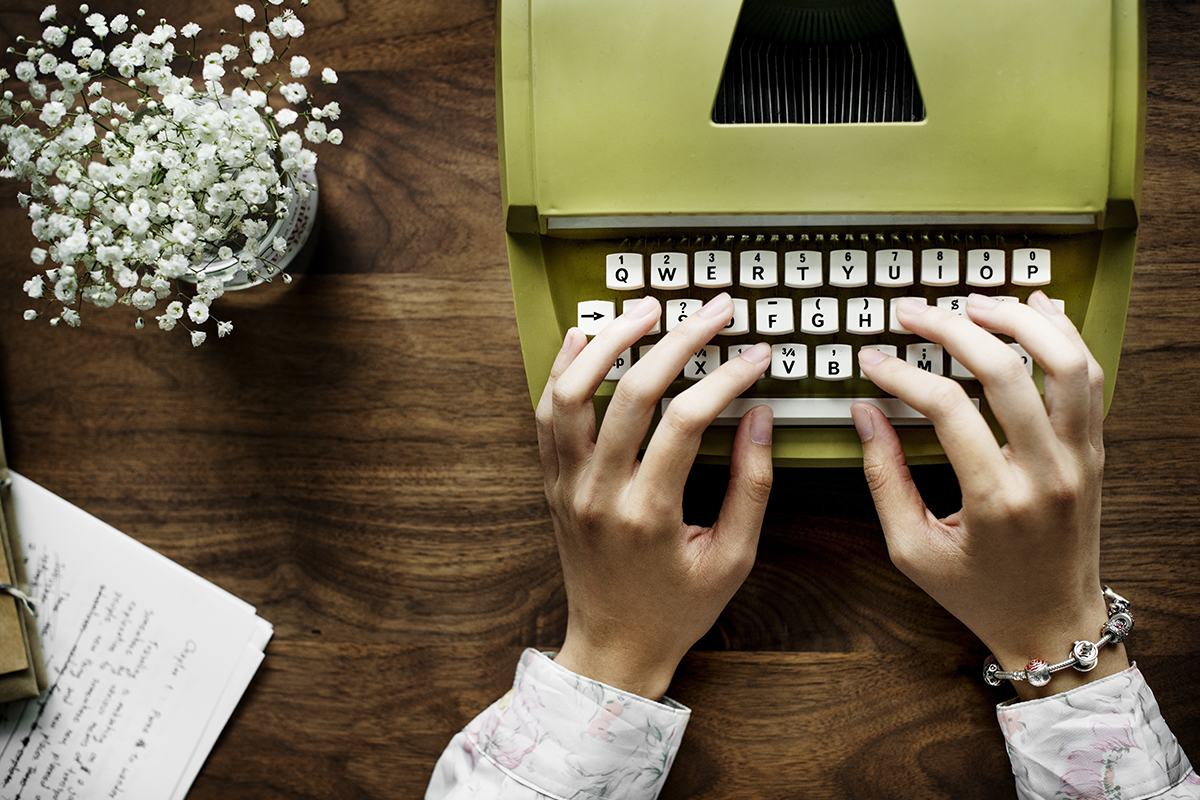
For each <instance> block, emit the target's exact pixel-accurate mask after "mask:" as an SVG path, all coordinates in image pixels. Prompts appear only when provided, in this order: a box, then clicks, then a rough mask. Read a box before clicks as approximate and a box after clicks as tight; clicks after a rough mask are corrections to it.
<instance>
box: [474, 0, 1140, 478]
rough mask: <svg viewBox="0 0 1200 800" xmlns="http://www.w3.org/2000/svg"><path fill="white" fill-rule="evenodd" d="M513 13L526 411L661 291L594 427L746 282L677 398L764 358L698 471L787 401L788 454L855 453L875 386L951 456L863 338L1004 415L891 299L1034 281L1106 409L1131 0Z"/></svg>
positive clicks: (777, 443) (509, 107) (803, 457)
mask: <svg viewBox="0 0 1200 800" xmlns="http://www.w3.org/2000/svg"><path fill="white" fill-rule="evenodd" d="M497 13H498V43H497V66H496V72H497V116H498V127H499V138H500V164H501V188H502V200H503V209H504V225H505V231H506V234H507V243H508V256H509V266H510V271H511V276H512V286H513V296H514V301H515V306H516V315H517V323H518V329H519V332H520V338H521V347H522V351H523V355H524V360H525V367H526V372H527V376H528V380H529V388H530V393H531V395H532V397H533V402H534V404H535V405H536V404H537V402H538V399H539V397H540V394H541V391H542V389H543V387H544V385H545V382H546V378H547V376H548V374H549V370H550V365H551V364H552V363H553V360H554V356H555V354H556V353H557V351H558V349H559V347H560V345H561V342H562V338H563V336H564V334H565V333H566V331H567V329H568V328H570V327H572V326H579V327H581V328H582V329H583V330H584V332H585V333H588V334H589V335H594V334H595V333H597V332H598V331H599V330H601V329H602V328H603V326H604V325H605V324H607V322H608V321H610V320H611V319H612V318H613V317H614V316H615V315H618V314H620V313H621V312H622V310H623V309H624V308H625V307H626V306H627V305H629V304H630V303H632V302H634V301H636V300H637V299H639V298H641V297H643V296H645V295H647V294H653V295H655V296H656V297H658V298H659V299H660V300H661V302H662V305H663V308H664V314H663V317H662V319H661V320H660V323H661V324H660V325H659V327H658V328H657V329H656V330H655V331H653V332H652V333H651V334H650V335H649V336H647V337H646V338H645V339H644V340H643V341H641V342H639V343H637V344H636V345H635V346H634V347H632V348H630V350H629V351H628V352H626V353H624V354H622V356H621V357H620V358H619V359H618V360H617V361H616V362H615V363H614V364H613V368H612V370H611V371H610V372H609V374H608V376H607V378H608V379H607V380H605V381H604V383H603V384H602V386H601V388H600V391H599V392H598V394H597V397H596V407H597V412H598V414H600V415H603V413H604V410H605V408H606V407H607V403H608V400H609V399H610V398H611V396H612V392H613V390H614V388H615V387H616V386H617V385H618V383H619V381H620V379H621V376H622V375H623V374H624V373H625V372H626V371H627V370H628V368H629V367H630V366H631V365H632V364H635V363H636V362H637V360H638V358H639V357H640V355H641V354H642V353H644V352H645V350H646V348H649V347H652V346H653V345H654V343H655V342H656V341H657V340H658V339H659V338H660V337H661V336H663V335H665V333H666V331H667V330H669V329H670V327H671V326H672V325H673V324H674V323H675V322H676V321H678V320H679V319H682V318H683V317H686V316H687V315H688V314H690V313H691V312H692V311H694V310H695V309H696V308H698V307H699V306H700V304H702V303H703V302H704V301H705V300H707V299H708V298H710V297H712V296H714V295H715V294H717V293H718V292H722V291H728V292H730V293H731V294H732V295H733V297H734V298H735V314H734V317H733V319H731V320H730V322H729V324H728V325H727V326H726V328H725V330H724V331H723V332H722V333H721V334H719V335H718V336H717V337H716V338H715V339H714V341H713V342H712V343H710V344H709V346H707V347H705V348H703V349H702V350H701V351H700V352H698V353H696V354H695V356H694V358H693V359H691V361H690V363H689V365H688V367H687V368H686V369H685V370H684V371H683V373H681V374H680V375H679V376H678V378H677V379H676V380H675V381H674V382H673V383H672V386H671V390H670V391H669V392H668V393H667V397H665V398H664V400H663V405H662V406H661V408H665V407H666V405H667V404H669V402H670V398H671V396H673V395H676V394H678V393H679V392H682V391H683V390H685V389H686V388H688V387H689V386H692V385H694V384H695V382H696V381H698V380H703V378H704V376H705V375H707V374H709V373H710V372H711V371H712V370H713V369H714V368H715V367H716V366H717V365H719V364H720V363H723V362H724V361H725V360H726V359H728V358H731V357H734V356H735V355H736V354H737V353H738V352H739V351H740V349H741V348H744V347H746V346H749V345H750V344H752V343H754V342H757V341H767V342H770V343H771V345H772V363H771V367H770V369H769V370H768V371H767V373H766V375H765V376H764V377H763V378H762V379H761V380H759V381H758V382H757V383H756V384H755V386H753V387H752V388H751V389H750V390H749V391H748V392H747V393H746V394H745V395H744V396H743V397H741V398H738V399H737V400H736V401H735V402H734V403H733V404H731V406H730V407H729V408H728V409H726V411H725V412H724V413H723V414H722V416H721V418H719V419H718V420H717V421H716V423H715V424H714V425H713V426H712V427H710V428H709V430H708V431H707V432H706V434H705V436H704V440H703V444H702V446H701V457H702V458H704V459H711V460H718V461H719V460H721V459H723V458H727V457H728V455H729V452H730V448H731V444H732V437H733V430H734V429H733V427H732V426H733V425H736V422H737V419H738V417H740V415H741V414H742V413H744V411H745V410H747V409H749V408H751V407H752V406H754V405H756V404H760V403H768V404H770V405H772V407H773V408H774V409H775V415H776V423H775V424H776V431H775V438H774V457H775V462H776V464H777V465H786V466H817V465H820V466H836V465H852V464H855V463H861V448H860V445H859V442H858V439H857V436H856V435H855V432H854V429H853V424H852V421H851V419H850V415H849V407H850V404H851V403H853V402H855V401H857V400H862V399H866V400H868V401H870V402H874V403H876V404H877V405H879V407H880V408H882V409H883V410H884V412H885V413H886V414H888V416H889V417H890V418H891V419H892V420H893V422H894V424H896V425H897V426H898V430H899V431H900V434H901V438H902V440H903V443H904V447H905V451H906V453H907V455H908V458H909V461H910V463H927V462H936V461H940V460H944V454H943V452H942V450H941V447H940V445H939V443H938V440H937V437H936V435H935V433H934V431H933V429H932V428H931V427H930V426H929V424H928V421H927V420H925V419H923V418H922V417H921V416H920V415H919V414H917V413H916V412H915V411H913V409H911V408H908V407H907V406H905V405H904V404H903V403H901V402H900V401H899V400H897V399H896V398H892V397H888V396H886V395H885V394H884V393H883V392H882V391H881V390H879V389H878V388H877V387H875V386H874V385H873V384H872V383H871V382H870V381H869V380H866V379H865V378H864V377H862V375H861V374H860V372H859V370H858V366H857V358H856V354H857V351H858V350H859V349H860V348H863V347H881V348H885V349H887V350H888V352H891V353H894V354H896V355H898V356H899V357H901V358H907V359H908V360H909V361H910V362H911V363H913V364H916V365H917V366H920V367H921V368H923V369H928V370H930V371H932V372H937V373H939V374H942V375H945V376H947V377H949V378H951V379H954V380H958V381H961V382H962V385H963V387H964V388H965V389H966V390H967V392H968V394H969V395H971V396H972V397H973V398H975V400H976V402H977V403H978V404H979V405H980V408H981V409H982V410H983V413H984V414H985V416H988V417H989V419H990V414H989V412H988V408H987V401H986V399H985V398H984V397H983V392H982V389H981V387H980V385H979V383H978V382H977V381H975V380H974V379H973V377H972V375H971V374H970V373H969V371H967V370H966V369H965V368H964V367H963V366H962V365H961V364H959V363H958V362H957V361H956V360H955V359H953V358H952V356H951V355H950V354H949V353H945V352H943V351H942V348H940V347H938V346H936V345H933V344H931V343H929V342H922V341H920V340H919V339H918V337H916V336H914V335H913V334H911V333H909V332H908V331H906V330H904V328H903V327H902V326H900V325H899V324H898V322H897V320H896V319H895V317H894V315H893V313H892V308H893V306H894V304H895V302H896V300H897V299H898V298H901V297H906V296H912V297H917V298H922V299H924V300H925V302H927V303H930V304H937V305H940V306H942V307H945V308H949V309H951V310H961V307H962V304H963V302H964V300H965V297H966V296H967V295H968V294H969V293H971V292H982V293H985V294H990V295H995V296H998V297H1001V298H1004V299H1006V300H1010V301H1012V302H1023V301H1024V300H1025V299H1026V298H1027V297H1028V296H1029V294H1030V293H1031V292H1032V291H1034V290H1035V289H1039V288H1040V289H1042V290H1043V291H1045V293H1046V294H1047V295H1048V296H1049V297H1050V298H1052V299H1053V300H1054V301H1056V302H1057V303H1059V304H1060V306H1061V307H1062V308H1063V309H1064V311H1065V312H1066V314H1067V315H1068V316H1069V317H1070V319H1071V320H1072V321H1073V322H1074V323H1075V325H1076V326H1077V327H1078V328H1079V329H1080V331H1081V332H1082V334H1083V337H1084V339H1085V340H1086V341H1087V343H1088V345H1089V347H1090V348H1091V349H1092V352H1093V353H1094V354H1095V355H1096V358H1097V359H1098V360H1099V361H1100V363H1101V365H1102V366H1103V367H1104V370H1105V376H1106V385H1105V410H1106V411H1107V408H1108V404H1109V402H1110V401H1111V398H1112V391H1113V382H1114V380H1115V377H1116V372H1117V361H1118V357H1119V355H1120V348H1121V339H1122V335H1123V331H1124V325H1125V316H1126V308H1127V305H1128V300H1129V288H1130V281H1131V276H1132V270H1133V262H1134V252H1135V247H1136V241H1137V227H1138V210H1139V203H1140V195H1141V174H1142V148H1143V140H1144V126H1145V122H1144V119H1145V27H1144V9H1143V6H1142V3H1141V2H1138V0H1074V1H1073V2H1070V3H1053V2H1045V0H1007V2H1004V3H963V2H959V1H958V0H703V1H701V0H650V1H649V2H647V0H606V2H603V3H580V2H576V1H575V0H501V2H500V4H499V9H498V12H497ZM1012 346H1014V347H1019V346H1018V345H1017V344H1016V343H1012ZM1023 357H1024V358H1025V360H1026V362H1027V364H1028V368H1029V370H1030V373H1031V374H1032V375H1033V376H1034V380H1035V381H1036V382H1038V385H1039V386H1040V385H1041V372H1040V370H1039V369H1038V368H1037V367H1036V365H1034V364H1029V359H1028V357H1027V355H1024V354H1023ZM661 408H660V411H661ZM993 428H994V429H996V430H997V435H1000V432H999V430H998V428H996V426H995V424H994V422H993Z"/></svg>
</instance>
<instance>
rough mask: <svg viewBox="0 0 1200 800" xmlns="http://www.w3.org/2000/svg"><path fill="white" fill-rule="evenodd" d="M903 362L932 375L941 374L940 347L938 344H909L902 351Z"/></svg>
mask: <svg viewBox="0 0 1200 800" xmlns="http://www.w3.org/2000/svg"><path fill="white" fill-rule="evenodd" d="M904 360H905V361H907V362H908V363H910V364H912V365H913V366H914V367H916V368H917V369H923V370H925V371H926V372H932V373H933V374H934V375H941V374H942V346H941V345H940V344H930V343H929V342H917V343H916V344H910V345H909V346H908V347H906V348H905V350H904Z"/></svg>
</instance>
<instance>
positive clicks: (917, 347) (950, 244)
mask: <svg viewBox="0 0 1200 800" xmlns="http://www.w3.org/2000/svg"><path fill="white" fill-rule="evenodd" d="M1056 244H1057V242H1056V240H1055V237H1043V238H1042V240H1039V239H1037V238H1035V237H1027V236H1016V237H999V236H985V235H966V234H947V235H942V236H934V235H915V234H914V235H899V234H897V235H882V234H856V235H846V234H842V235H828V236H826V235H814V236H809V235H794V236H785V235H778V236H767V235H759V236H745V235H741V236H722V237H703V238H699V237H697V238H690V239H673V240H668V239H661V240H641V241H633V240H625V241H608V242H593V243H591V246H589V247H588V248H587V250H588V252H589V256H588V261H589V267H588V269H589V270H591V271H592V280H591V281H590V282H585V284H584V285H586V286H591V287H593V288H591V289H590V291H591V295H590V296H585V297H581V298H580V299H577V300H576V308H575V311H576V320H575V321H576V324H577V325H578V326H579V328H580V329H581V330H582V331H583V332H584V333H585V334H587V335H589V336H594V335H595V334H597V333H599V332H600V331H601V330H603V329H604V327H605V325H607V324H608V323H609V322H611V321H612V319H613V318H614V317H615V316H616V315H619V314H621V313H622V312H623V311H624V310H625V309H626V308H627V307H630V306H632V305H633V304H634V303H636V302H637V301H638V300H639V299H640V298H642V297H644V296H645V295H647V294H652V295H654V296H656V297H658V298H659V300H660V302H661V303H662V306H663V316H662V318H661V319H660V323H659V324H658V325H656V326H655V328H654V329H653V330H651V332H650V334H649V335H648V336H647V337H645V339H644V340H642V341H640V342H638V343H637V344H636V345H634V346H633V347H631V348H629V349H628V350H627V351H625V352H624V353H622V354H621V356H620V357H619V358H618V359H617V361H616V362H615V363H614V364H613V366H612V369H611V370H610V371H609V373H608V376H607V380H608V381H613V382H616V381H620V380H621V377H622V376H623V375H625V373H626V372H627V371H628V370H629V368H630V367H631V366H632V365H633V364H635V363H636V362H637V361H638V359H639V358H641V357H642V356H644V355H645V353H646V352H647V351H648V350H649V349H650V348H652V347H653V346H654V344H655V342H657V341H658V339H659V338H661V336H662V335H664V334H665V333H666V332H667V331H670V330H671V329H672V328H673V327H674V326H675V325H677V324H678V323H679V322H680V321H681V320H683V319H686V318H687V317H688V315H690V314H692V313H694V312H695V311H696V310H697V309H699V308H700V306H701V305H702V304H703V303H704V302H705V301H707V300H708V299H709V298H710V297H712V296H714V295H716V294H717V293H719V292H721V291H728V292H729V293H730V294H731V295H732V296H733V298H734V300H733V303H734V312H733V317H732V318H731V319H730V320H729V323H728V324H727V325H726V326H725V329H724V330H723V331H722V332H721V334H720V335H718V336H717V337H716V339H714V341H712V342H711V343H710V344H709V345H708V346H706V347H704V348H702V349H701V350H700V351H699V352H697V353H695V354H694V355H693V357H692V358H691V359H690V360H689V363H688V365H687V366H686V367H685V369H684V370H683V373H682V374H681V375H680V376H679V379H678V381H677V382H676V383H675V384H673V387H672V391H671V392H669V395H672V394H678V393H679V391H682V390H683V389H685V388H686V387H687V386H688V385H690V384H691V383H692V382H695V381H699V380H702V379H703V378H704V377H705V376H706V375H709V374H711V373H712V372H713V370H714V369H716V368H717V367H718V366H719V365H720V364H721V363H722V362H723V361H724V360H726V359H729V358H733V357H735V356H737V354H738V353H740V352H741V351H742V350H743V349H745V348H747V347H749V346H751V345H752V344H754V343H755V342H758V341H767V342H769V343H770V344H771V350H772V354H771V364H770V367H769V368H768V370H767V372H766V374H765V375H764V376H763V378H762V379H761V380H759V381H758V383H757V384H756V385H755V386H754V387H753V388H752V389H751V390H750V391H748V392H747V393H746V395H745V396H743V397H742V398H739V399H738V400H736V401H735V402H734V403H732V404H731V405H730V406H729V407H728V408H727V409H726V410H725V411H724V412H723V413H722V415H721V417H719V418H718V420H717V422H716V424H718V425H722V424H725V425H732V424H736V423H737V421H738V419H740V418H741V416H742V414H744V413H745V412H746V411H747V410H749V409H750V408H751V407H753V406H754V405H758V404H763V403H766V404H769V405H771V406H772V407H773V409H774V411H775V419H776V425H784V426H789V425H797V426H804V425H823V426H829V425H833V426H837V425H850V424H852V421H851V418H850V406H851V405H852V404H853V403H855V402H858V401H860V400H869V401H870V402H874V403H875V404H876V405H878V406H879V407H880V408H881V409H882V410H883V411H884V413H886V414H887V415H888V416H889V417H890V418H891V419H892V420H893V422H894V423H895V424H900V425H922V424H928V423H927V421H926V420H925V419H924V418H923V417H922V416H921V415H920V414H918V413H917V412H916V411H914V410H913V409H911V408H909V407H908V406H906V405H904V404H903V403H901V402H900V401H899V400H896V399H895V398H891V397H888V396H886V395H885V394H884V393H883V392H881V391H880V390H879V389H878V388H877V387H875V386H874V385H873V384H872V383H871V382H870V381H869V380H867V379H866V378H865V377H864V376H863V375H862V374H861V372H860V370H859V368H858V362H857V352H858V351H859V350H860V349H862V348H878V349H881V350H884V351H886V352H887V353H889V354H891V355H894V356H898V357H900V358H904V359H906V360H907V361H908V362H909V363H910V364H913V365H915V366H917V367H919V368H921V369H924V370H928V371H929V372H932V373H935V374H938V375H945V376H947V377H950V378H953V379H956V380H959V381H962V382H963V385H964V388H966V389H967V392H968V394H969V395H971V396H972V397H974V398H976V403H978V402H979V398H981V397H982V390H981V387H980V386H979V384H978V382H976V381H974V376H972V375H971V373H970V372H969V371H968V370H967V369H966V368H965V367H964V366H963V365H962V364H961V363H959V362H958V360H957V359H955V358H953V357H952V356H950V355H949V354H948V353H946V352H944V351H943V348H942V347H941V346H940V345H937V344H933V343H931V342H926V341H921V340H920V339H919V338H918V337H916V336H914V335H913V334H912V333H911V332H910V331H908V330H906V329H905V328H904V327H903V326H902V325H901V324H900V323H899V321H898V319H897V317H896V303H897V302H898V301H899V300H900V299H901V298H903V297H914V298H916V299H917V300H919V301H921V302H925V303H930V304H936V305H938V306H939V307H941V308H945V309H948V310H950V311H955V312H957V313H960V314H961V313H965V303H966V297H967V295H968V294H969V293H972V292H980V293H984V294H989V295H993V296H996V297H997V298H999V299H1001V300H1006V301H1010V302H1023V301H1024V300H1025V299H1026V298H1027V297H1028V295H1029V293H1030V292H1032V291H1033V290H1034V289H1036V288H1042V289H1043V291H1045V292H1046V293H1047V294H1048V295H1049V296H1050V297H1051V298H1052V299H1054V301H1055V302H1056V303H1057V304H1059V306H1060V307H1062V308H1064V310H1067V309H1066V306H1065V301H1064V300H1062V299H1056V295H1055V291H1054V287H1055V283H1054V280H1055V271H1056V269H1057V268H1058V263H1057V259H1056V258H1055V255H1056V253H1055V252H1054V248H1055V245H1056ZM601 275H602V277H603V282H602V284H601V281H600V278H601ZM601 285H602V286H603V289H600V286H601ZM1010 346H1011V347H1012V348H1013V349H1014V350H1016V351H1017V352H1018V353H1019V354H1020V355H1021V357H1022V358H1023V359H1024V361H1025V363H1026V368H1027V369H1028V370H1029V372H1030V374H1033V368H1034V365H1033V364H1032V362H1031V361H1030V359H1029V356H1028V354H1027V353H1026V352H1025V351H1024V350H1023V349H1022V348H1021V346H1020V345H1018V344H1016V343H1015V342H1010ZM669 403H670V396H668V397H667V398H665V399H664V400H663V408H664V409H665V408H666V406H667V405H669Z"/></svg>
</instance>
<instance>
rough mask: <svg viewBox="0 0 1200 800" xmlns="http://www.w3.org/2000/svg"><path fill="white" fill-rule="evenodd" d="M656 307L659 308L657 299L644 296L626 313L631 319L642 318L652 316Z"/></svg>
mask: <svg viewBox="0 0 1200 800" xmlns="http://www.w3.org/2000/svg"><path fill="white" fill-rule="evenodd" d="M656 308H658V301H657V300H655V299H654V298H653V297H643V298H642V299H641V300H639V301H638V302H637V304H636V305H635V306H634V307H633V308H631V309H629V310H628V311H626V312H625V315H626V316H627V317H629V318H630V319H640V318H642V317H648V316H650V314H651V313H652V312H653V311H654V310H655V309H656Z"/></svg>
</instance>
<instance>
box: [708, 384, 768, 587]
mask: <svg viewBox="0 0 1200 800" xmlns="http://www.w3.org/2000/svg"><path fill="white" fill-rule="evenodd" d="M774 425H775V419H774V414H772V413H771V409H770V408H769V407H767V406H755V407H754V408H752V409H750V410H749V411H748V412H746V415H745V416H744V417H742V421H741V423H739V424H738V430H737V435H736V436H735V437H734V439H733V453H732V455H731V456H730V459H729V487H728V488H727V489H726V490H725V500H724V502H722V504H721V511H720V513H719V514H718V515H717V522H716V524H715V525H714V526H713V530H714V531H715V532H716V536H717V542H718V543H719V547H720V553H721V556H722V557H723V558H725V559H727V560H728V562H727V563H729V564H731V565H736V568H735V569H736V571H737V572H739V573H740V576H741V579H742V580H745V576H746V575H748V574H749V572H750V568H751V567H752V566H753V565H754V556H755V553H756V552H757V550H758V536H759V532H760V531H761V530H762V522H763V515H764V514H766V511H767V500H768V498H770V496H771V483H772V479H773V469H772V466H771V434H772V433H773V432H774Z"/></svg>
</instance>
